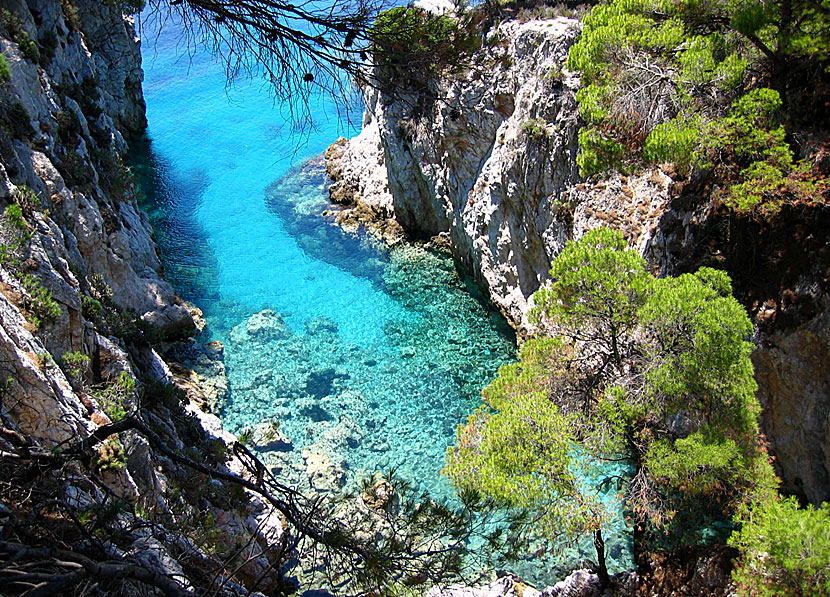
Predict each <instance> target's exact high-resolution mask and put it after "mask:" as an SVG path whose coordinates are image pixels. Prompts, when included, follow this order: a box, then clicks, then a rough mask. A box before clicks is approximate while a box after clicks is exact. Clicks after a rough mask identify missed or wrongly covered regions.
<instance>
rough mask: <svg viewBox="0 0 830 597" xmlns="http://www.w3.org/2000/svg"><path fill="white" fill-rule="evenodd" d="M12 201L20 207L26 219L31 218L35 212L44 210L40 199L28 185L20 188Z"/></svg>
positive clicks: (15, 191) (14, 193)
mask: <svg viewBox="0 0 830 597" xmlns="http://www.w3.org/2000/svg"><path fill="white" fill-rule="evenodd" d="M12 199H14V202H15V203H17V205H19V206H20V210H21V212H22V214H23V216H24V217H31V216H32V214H33V213H34V212H35V211H38V210H42V209H43V202H42V201H41V200H40V197H38V195H37V193H35V192H34V191H33V190H32V189H30V188H29V187H27V186H26V185H20V186H18V187H17V188H16V189H15V190H14V192H13V193H12Z"/></svg>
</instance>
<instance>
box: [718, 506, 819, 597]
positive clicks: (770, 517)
mask: <svg viewBox="0 0 830 597" xmlns="http://www.w3.org/2000/svg"><path fill="white" fill-rule="evenodd" d="M740 519H741V522H742V527H741V530H740V531H736V532H735V533H734V534H733V535H732V538H731V539H730V541H729V543H730V544H731V545H733V546H734V547H737V548H738V550H740V552H741V558H740V559H739V560H738V563H737V566H736V567H735V570H734V572H733V578H734V580H735V582H736V584H737V585H738V588H739V590H740V594H741V595H752V596H771V595H803V596H807V595H809V596H815V597H820V596H827V595H830V541H828V537H830V504H827V503H824V504H822V505H821V507H820V508H817V509H816V508H813V507H812V506H808V507H807V508H804V509H803V508H799V507H798V503H797V502H796V500H795V498H792V497H789V498H781V499H777V498H773V499H768V500H764V501H762V502H759V503H756V504H754V505H753V506H752V507H751V508H745V509H744V510H743V511H742V512H741V517H740Z"/></svg>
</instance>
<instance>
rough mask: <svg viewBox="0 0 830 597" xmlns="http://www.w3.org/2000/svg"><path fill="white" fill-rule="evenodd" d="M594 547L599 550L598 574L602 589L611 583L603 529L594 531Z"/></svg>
mask: <svg viewBox="0 0 830 597" xmlns="http://www.w3.org/2000/svg"><path fill="white" fill-rule="evenodd" d="M594 549H596V550H597V576H599V587H600V590H602V589H605V588H607V587H608V585H609V584H611V579H610V578H609V577H608V567H607V566H606V565H605V541H604V540H603V538H602V530H601V529H597V530H596V531H594Z"/></svg>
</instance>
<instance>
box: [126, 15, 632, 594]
mask: <svg viewBox="0 0 830 597" xmlns="http://www.w3.org/2000/svg"><path fill="white" fill-rule="evenodd" d="M143 36H144V39H145V42H144V45H143V56H144V69H145V81H144V93H145V98H146V100H147V115H148V120H149V129H148V135H147V138H145V139H142V140H137V141H135V142H134V143H133V147H132V150H133V155H132V162H133V165H134V168H135V169H136V171H137V172H138V175H139V178H140V180H141V183H142V188H143V189H144V191H145V193H146V197H145V199H144V207H145V209H146V210H147V212H148V213H149V214H150V217H151V220H152V221H153V224H154V227H155V229H156V235H157V240H158V242H159V244H160V246H161V248H162V251H163V256H164V263H165V268H166V273H167V277H168V279H170V281H171V282H172V283H173V284H174V286H175V287H176V288H177V290H178V291H179V293H180V294H181V295H182V296H183V297H184V298H185V299H187V300H190V301H193V302H194V303H195V304H197V305H198V306H199V307H200V308H201V309H202V310H203V311H204V314H205V317H206V319H207V322H208V327H207V329H206V331H205V334H204V335H203V337H202V341H204V342H208V341H211V340H219V341H221V342H222V343H223V345H224V347H225V349H224V361H225V365H226V367H227V375H228V380H229V385H230V389H229V394H228V396H227V398H226V400H225V401H224V403H223V404H222V405H221V409H220V410H221V412H220V413H219V414H220V415H221V416H222V419H223V421H224V422H225V425H226V427H228V428H229V429H230V430H231V431H235V432H239V431H241V430H244V429H245V428H246V427H250V426H252V425H255V424H258V423H260V424H261V423H268V424H277V425H278V426H279V429H280V431H281V432H283V433H284V434H285V435H287V436H288V438H289V439H290V441H291V446H290V447H286V446H283V448H282V449H280V450H277V451H272V452H269V453H267V454H265V455H264V458H265V459H266V461H267V462H268V463H269V464H270V465H271V466H272V467H273V469H274V470H275V471H278V472H279V474H280V475H282V478H283V479H284V480H285V481H287V482H291V483H294V484H296V485H298V486H301V487H306V488H308V489H309V490H312V489H313V488H314V487H317V488H321V487H325V486H329V487H331V488H336V487H337V486H339V485H341V484H343V485H345V487H346V488H348V487H349V486H353V485H354V484H355V483H356V482H357V481H359V480H360V479H362V478H364V477H365V476H367V475H370V474H371V473H373V472H374V471H376V470H384V471H386V470H390V469H396V470H397V473H398V474H399V475H400V476H402V477H404V478H406V479H408V480H410V481H412V482H413V483H414V488H415V489H416V490H428V491H430V492H431V493H433V494H434V495H438V496H441V497H448V496H449V495H450V494H451V491H450V488H449V486H448V484H447V482H446V481H445V480H444V479H443V478H441V476H440V474H439V471H440V469H441V467H442V464H443V458H444V453H445V450H446V448H447V447H448V446H449V445H450V444H451V443H452V442H453V438H454V430H455V427H456V425H457V424H458V423H459V422H461V421H463V420H464V418H465V417H466V416H467V414H469V413H470V412H472V410H473V409H474V408H475V407H476V406H478V405H479V403H480V400H481V398H480V391H481V389H482V388H483V387H484V386H485V385H486V384H487V383H488V382H489V381H490V380H491V379H492V378H493V377H494V376H495V374H496V371H497V370H498V367H499V366H500V365H502V364H504V363H507V362H510V361H512V360H513V359H514V358H515V341H514V338H513V336H512V334H511V332H510V331H509V329H507V326H506V325H505V323H504V321H503V320H502V319H501V317H500V316H498V315H497V314H496V313H494V312H492V311H491V310H489V309H488V308H486V307H485V306H484V304H483V303H482V302H481V301H480V300H479V299H478V298H477V290H476V289H475V287H474V286H473V285H472V284H471V283H470V282H469V280H465V279H464V278H463V277H461V276H459V275H458V273H457V272H456V270H455V268H454V266H453V264H452V262H451V260H450V259H449V258H448V257H446V256H444V255H439V254H434V253H431V252H429V251H426V250H424V249H422V248H417V247H411V246H398V247H395V248H391V249H390V248H388V247H379V246H377V245H375V244H373V243H372V242H370V241H369V240H368V239H367V238H365V237H355V236H350V235H347V234H345V233H343V232H342V231H341V230H340V229H339V228H337V227H335V226H333V225H332V224H331V223H329V222H326V221H325V219H324V218H323V217H322V216H321V214H322V211H323V210H324V209H326V208H328V207H330V206H329V205H328V203H327V200H326V197H327V193H326V189H325V177H324V176H323V173H322V168H321V165H320V162H319V160H317V161H316V162H315V161H313V160H312V161H311V162H306V160H307V159H309V158H311V157H313V156H315V155H319V154H320V153H321V152H322V151H323V150H324V149H325V148H326V147H327V146H328V144H329V143H331V142H332V141H334V140H335V139H336V138H337V137H338V136H339V135H340V134H344V135H349V134H352V133H354V132H355V131H351V130H349V129H348V128H344V126H343V125H342V124H341V123H340V122H339V121H338V120H336V119H335V118H334V117H329V116H328V114H333V113H334V107H333V106H332V105H331V104H330V103H327V102H325V101H323V100H321V101H320V102H319V103H318V104H317V106H316V112H315V117H316V120H317V129H316V130H314V131H312V132H311V133H310V134H308V135H307V137H306V136H305V135H299V134H298V133H296V132H293V131H292V130H291V127H290V126H287V125H286V124H285V123H284V121H283V117H282V113H281V110H280V108H281V106H279V105H276V106H275V105H274V104H273V102H272V100H271V98H270V97H269V95H268V93H267V89H266V88H265V87H264V86H262V85H261V84H260V83H259V82H254V83H247V84H240V85H238V86H237V87H236V88H234V89H231V90H230V91H227V90H226V88H225V76H224V71H223V69H222V67H221V65H219V64H217V63H216V62H215V61H214V60H213V59H211V58H210V57H208V56H205V55H195V56H193V57H192V58H188V57H185V58H182V57H181V55H180V52H179V50H180V45H181V44H180V40H179V38H178V35H177V32H176V29H175V28H174V27H169V28H167V29H165V30H164V31H162V32H161V34H159V35H158V36H157V35H155V33H153V32H150V31H146V30H145V31H144V34H143ZM357 120H358V121H359V118H358V119H357ZM298 137H299V138H298ZM320 454H323V455H324V456H323V457H322V458H321V457H320V456H319V455H320ZM312 461H314V462H315V463H316V464H318V465H321V466H319V467H318V468H319V470H322V471H323V472H324V473H325V475H324V476H325V477H327V478H325V479H322V480H320V479H316V480H315V479H310V478H309V476H308V475H307V470H306V464H307V463H310V462H312ZM329 462H330V463H331V467H333V469H335V474H331V473H332V468H331V467H329V465H328V463H329ZM327 467H328V468H327ZM608 543H609V552H610V553H611V561H609V567H611V568H612V569H623V568H625V567H627V566H628V564H629V560H628V556H627V551H626V547H625V546H626V543H627V539H626V538H625V537H617V538H616V539H614V538H609V541H608ZM582 554H583V555H579V554H575V553H574V552H568V554H567V555H566V554H564V553H558V554H557V556H556V558H557V560H556V562H554V561H551V560H549V561H544V562H543V561H542V560H541V559H539V558H529V559H528V560H527V561H526V562H525V563H524V565H522V566H520V567H519V569H520V571H521V572H522V573H523V574H525V575H526V576H527V577H528V578H529V580H533V581H535V582H537V583H540V584H541V583H544V582H550V581H551V580H553V579H555V577H556V575H557V574H558V572H559V571H561V570H564V569H568V568H571V567H573V566H576V565H578V563H579V559H580V558H582V557H585V556H590V554H591V549H590V546H589V545H588V546H587V547H586V548H585V549H584V550H583V552H582ZM574 558H576V560H575V559H574ZM615 563H616V565H615Z"/></svg>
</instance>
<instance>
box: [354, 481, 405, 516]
mask: <svg viewBox="0 0 830 597" xmlns="http://www.w3.org/2000/svg"><path fill="white" fill-rule="evenodd" d="M360 499H362V500H363V503H364V504H366V506H368V507H369V508H371V509H372V510H382V511H384V512H387V513H389V514H397V513H398V508H399V507H400V498H399V496H398V494H397V492H396V491H395V487H394V486H393V485H392V484H391V483H390V482H389V481H387V480H386V479H383V478H381V479H375V480H373V481H372V483H371V484H370V485H369V486H368V487H366V489H364V490H363V493H361V494H360Z"/></svg>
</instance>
